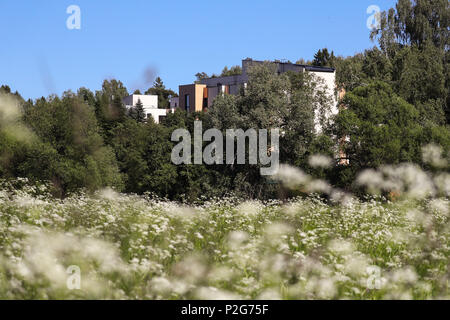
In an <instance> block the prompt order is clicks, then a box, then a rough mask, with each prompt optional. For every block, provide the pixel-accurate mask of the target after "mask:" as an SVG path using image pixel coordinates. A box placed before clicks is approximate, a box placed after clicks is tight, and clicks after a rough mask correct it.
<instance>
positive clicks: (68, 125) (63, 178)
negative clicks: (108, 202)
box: [16, 92, 122, 196]
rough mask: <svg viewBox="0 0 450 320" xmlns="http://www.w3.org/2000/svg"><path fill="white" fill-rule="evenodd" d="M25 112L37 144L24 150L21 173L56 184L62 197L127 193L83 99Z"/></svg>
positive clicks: (39, 104)
mask: <svg viewBox="0 0 450 320" xmlns="http://www.w3.org/2000/svg"><path fill="white" fill-rule="evenodd" d="M25 110H27V111H26V113H25V114H24V121H25V124H26V125H28V127H30V128H31V129H32V131H33V133H34V134H35V135H36V137H37V138H38V142H37V144H36V146H34V145H33V147H26V146H25V148H22V149H21V151H20V152H21V153H25V154H26V156H23V157H18V158H16V159H17V161H18V163H16V168H17V169H16V170H17V171H16V174H23V175H24V176H27V177H31V178H37V179H39V180H50V181H52V182H53V183H54V185H55V187H56V188H57V189H59V195H60V196H64V195H66V194H67V193H69V192H73V191H76V190H78V189H80V188H86V189H87V190H89V191H94V190H97V189H98V188H101V187H105V186H112V187H115V188H117V189H119V190H120V189H121V188H122V178H121V176H120V174H119V172H118V167H117V163H116V159H115V157H114V154H113V152H112V150H111V149H110V148H109V147H107V146H105V145H104V141H103V139H102V137H101V136H100V134H99V131H100V130H99V126H98V123H97V120H96V118H95V114H94V109H93V108H92V107H90V106H88V105H87V104H86V103H85V102H84V101H83V100H82V99H81V98H80V97H78V96H77V95H75V94H73V93H71V92H65V93H64V95H63V96H62V97H61V98H59V97H57V96H51V97H49V98H48V99H47V100H46V99H39V100H37V101H36V103H31V105H29V106H28V107H27V108H25ZM18 155H20V153H17V154H16V156H18ZM34 166H36V168H34ZM38 170H39V171H41V172H38Z"/></svg>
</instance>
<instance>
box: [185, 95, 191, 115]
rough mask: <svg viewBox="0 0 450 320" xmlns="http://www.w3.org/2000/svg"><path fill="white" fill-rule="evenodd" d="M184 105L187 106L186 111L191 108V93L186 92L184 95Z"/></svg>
mask: <svg viewBox="0 0 450 320" xmlns="http://www.w3.org/2000/svg"><path fill="white" fill-rule="evenodd" d="M184 107H185V108H186V111H189V109H190V108H191V95H190V94H185V95H184Z"/></svg>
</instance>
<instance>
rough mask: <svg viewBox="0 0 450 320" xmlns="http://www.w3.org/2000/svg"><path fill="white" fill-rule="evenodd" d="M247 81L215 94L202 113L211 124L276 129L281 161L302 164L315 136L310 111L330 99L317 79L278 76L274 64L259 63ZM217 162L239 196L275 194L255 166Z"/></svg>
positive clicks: (313, 117)
mask: <svg viewBox="0 0 450 320" xmlns="http://www.w3.org/2000/svg"><path fill="white" fill-rule="evenodd" d="M248 75H249V81H248V84H247V87H246V89H245V90H242V91H241V93H240V94H239V95H223V96H218V97H217V98H216V99H215V101H214V103H213V105H212V106H211V108H210V109H209V110H208V113H207V118H208V119H207V120H208V121H210V125H209V126H211V127H214V128H217V129H221V130H226V129H230V128H241V129H243V130H244V131H246V130H247V129H250V128H254V129H268V130H270V129H276V128H278V129H280V131H282V132H283V133H282V135H281V137H280V161H281V162H285V163H291V164H295V165H302V164H304V163H305V162H306V159H307V157H308V151H309V148H310V146H311V142H312V141H313V140H314V139H315V135H316V133H315V128H314V122H315V112H316V111H318V110H322V109H326V108H327V107H329V103H330V100H329V99H328V97H326V95H325V93H324V92H323V91H322V90H317V86H318V82H317V79H314V77H313V76H312V75H310V74H308V73H284V74H277V70H276V65H274V64H271V63H264V64H262V65H254V66H252V67H251V68H249V70H248ZM246 163H247V164H246V165H239V166H236V165H227V166H225V167H224V166H221V167H222V168H220V171H221V173H223V174H224V176H226V177H228V178H229V179H231V184H232V185H233V188H234V190H235V191H236V192H237V193H238V194H242V195H245V196H247V197H267V196H273V195H274V194H276V188H277V187H276V185H269V184H268V183H267V180H266V179H265V177H262V176H261V175H260V165H250V164H248V163H249V162H248V154H247V155H246Z"/></svg>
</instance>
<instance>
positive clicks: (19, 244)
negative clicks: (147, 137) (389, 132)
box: [0, 157, 450, 299]
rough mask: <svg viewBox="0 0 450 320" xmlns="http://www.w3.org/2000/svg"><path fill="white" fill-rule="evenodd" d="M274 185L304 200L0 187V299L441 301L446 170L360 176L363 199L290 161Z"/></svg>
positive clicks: (448, 232)
mask: <svg viewBox="0 0 450 320" xmlns="http://www.w3.org/2000/svg"><path fill="white" fill-rule="evenodd" d="M322 160H323V159H321V158H320V157H319V158H316V159H315V162H317V164H318V165H321V163H322V164H326V161H322ZM441 160H442V159H441ZM277 178H278V179H279V180H280V181H281V182H283V183H285V185H287V186H290V187H291V188H303V189H305V190H306V191H305V192H306V193H309V194H305V195H304V196H301V197H297V198H293V199H290V200H286V201H280V200H271V201H265V202H263V201H256V200H251V201H248V200H247V201H245V200H242V199H238V198H234V197H231V196H230V197H224V198H221V199H210V200H206V199H203V200H201V199H200V200H201V201H200V200H199V202H198V204H189V205H188V204H183V203H175V202H170V201H167V200H165V199H159V198H155V197H153V196H151V195H150V194H146V195H143V196H138V195H129V194H128V195H126V194H120V193H116V192H115V191H113V190H112V189H104V190H100V191H98V192H96V193H95V194H87V193H82V192H79V193H77V194H73V195H71V196H69V197H67V198H65V199H55V198H53V197H52V196H51V195H50V194H49V186H48V185H46V184H41V185H39V186H36V185H31V184H30V183H29V182H28V181H27V180H26V179H17V180H14V181H2V182H1V184H0V298H1V299H449V298H450V292H449V279H450V272H449V253H450V246H449V245H450V224H449V217H450V209H449V199H448V196H449V194H450V175H449V174H448V173H447V172H445V170H444V171H442V170H434V171H432V172H425V171H423V170H422V169H420V168H418V167H416V166H414V165H410V164H403V165H397V166H391V167H383V168H381V169H380V170H369V171H365V172H363V173H362V174H361V175H360V176H359V178H358V181H357V183H359V184H360V185H361V186H364V187H365V188H366V189H367V190H368V191H367V193H368V195H367V196H366V197H362V198H361V197H360V198H357V197H355V196H353V195H351V194H346V193H344V192H342V191H340V190H336V189H334V188H332V187H331V186H329V185H328V184H327V183H326V182H325V181H321V180H316V179H314V178H312V177H310V176H308V175H306V174H304V173H303V172H302V171H301V170H299V169H296V168H292V167H285V166H283V167H282V168H281V169H280V173H279V175H278V176H277ZM389 190H391V191H390V193H388V192H387V191H389ZM392 190H395V192H392ZM318 193H320V194H321V195H323V194H326V195H327V197H323V196H321V197H320V196H318ZM74 270H75V271H76V270H78V271H79V274H78V275H79V279H78V280H79V282H77V280H76V279H77V278H74V275H75V276H76V274H75V273H76V272H75V273H74ZM74 279H75V280H74ZM77 283H78V285H79V288H78V289H77V286H76V284H77ZM74 284H75V288H74Z"/></svg>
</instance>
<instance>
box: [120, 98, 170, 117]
mask: <svg viewBox="0 0 450 320" xmlns="http://www.w3.org/2000/svg"><path fill="white" fill-rule="evenodd" d="M138 101H141V102H142V105H143V107H144V111H145V115H146V118H148V117H150V116H151V117H153V120H155V122H156V123H159V122H160V120H161V118H162V117H165V116H166V115H167V110H166V109H158V96H156V95H144V94H132V95H130V96H128V97H125V98H123V103H124V104H125V106H126V108H127V109H130V108H132V107H136V104H137V103H138Z"/></svg>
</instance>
